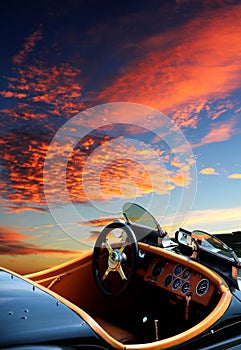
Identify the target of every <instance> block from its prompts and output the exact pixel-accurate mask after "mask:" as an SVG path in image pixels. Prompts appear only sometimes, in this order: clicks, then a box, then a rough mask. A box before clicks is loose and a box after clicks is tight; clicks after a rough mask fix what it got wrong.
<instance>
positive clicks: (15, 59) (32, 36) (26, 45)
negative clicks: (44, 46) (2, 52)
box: [13, 29, 43, 65]
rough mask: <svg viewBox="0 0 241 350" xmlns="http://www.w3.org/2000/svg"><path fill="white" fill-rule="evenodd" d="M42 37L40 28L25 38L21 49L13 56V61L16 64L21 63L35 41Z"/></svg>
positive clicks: (32, 47) (31, 49)
mask: <svg viewBox="0 0 241 350" xmlns="http://www.w3.org/2000/svg"><path fill="white" fill-rule="evenodd" d="M42 38H43V36H42V32H41V30H40V29H38V30H36V31H35V32H34V33H32V34H30V35H29V36H28V37H27V38H26V40H25V43H24V45H23V49H22V50H21V51H20V52H18V53H17V54H16V55H15V56H14V57H13V62H14V63H15V64H18V65H19V64H21V63H23V62H24V61H25V59H26V56H27V55H28V54H29V53H31V52H32V51H33V49H34V47H35V45H36V42H37V41H38V40H41V39H42Z"/></svg>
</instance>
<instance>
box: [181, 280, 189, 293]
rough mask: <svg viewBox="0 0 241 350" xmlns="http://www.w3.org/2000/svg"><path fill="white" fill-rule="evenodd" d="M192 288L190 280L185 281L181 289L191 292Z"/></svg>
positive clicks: (184, 291)
mask: <svg viewBox="0 0 241 350" xmlns="http://www.w3.org/2000/svg"><path fill="white" fill-rule="evenodd" d="M190 289H191V283H190V282H189V281H186V282H184V283H183V285H182V289H181V291H182V293H183V294H186V293H187V292H189V290H190Z"/></svg>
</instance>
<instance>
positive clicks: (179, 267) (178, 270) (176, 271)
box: [173, 264, 183, 276]
mask: <svg viewBox="0 0 241 350" xmlns="http://www.w3.org/2000/svg"><path fill="white" fill-rule="evenodd" d="M182 270H183V267H182V265H181V264H178V265H176V266H175V267H174V269H173V273H174V275H175V276H179V275H180V274H181V273H182Z"/></svg>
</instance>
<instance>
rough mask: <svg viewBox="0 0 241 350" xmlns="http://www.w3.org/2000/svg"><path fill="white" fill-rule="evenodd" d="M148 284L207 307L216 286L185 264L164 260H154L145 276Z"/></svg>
mask: <svg viewBox="0 0 241 350" xmlns="http://www.w3.org/2000/svg"><path fill="white" fill-rule="evenodd" d="M144 279H145V281H146V282H148V283H151V284H154V285H157V286H158V287H161V288H164V289H166V290H168V291H170V292H172V293H175V294H177V295H179V296H182V297H184V298H185V297H186V296H191V298H192V300H194V301H197V302H198V303H200V304H203V305H207V304H208V303H209V300H210V298H211V296H212V293H213V290H214V285H213V284H212V283H211V282H210V280H209V279H208V278H207V277H205V276H203V275H202V274H200V273H199V272H197V271H195V270H193V269H192V268H191V267H188V266H185V265H184V264H181V263H177V262H174V261H169V260H166V259H163V258H154V259H153V260H152V261H151V264H150V265H149V268H148V270H147V272H146V274H145V276H144Z"/></svg>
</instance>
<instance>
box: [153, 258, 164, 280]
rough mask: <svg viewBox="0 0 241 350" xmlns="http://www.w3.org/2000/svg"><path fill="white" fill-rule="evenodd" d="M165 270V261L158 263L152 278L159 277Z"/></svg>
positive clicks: (154, 267)
mask: <svg viewBox="0 0 241 350" xmlns="http://www.w3.org/2000/svg"><path fill="white" fill-rule="evenodd" d="M163 269H164V263H163V261H158V262H157V263H156V264H155V265H154V266H153V268H152V272H151V273H152V276H153V277H158V276H159V275H160V274H161V273H162V272H163Z"/></svg>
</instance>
